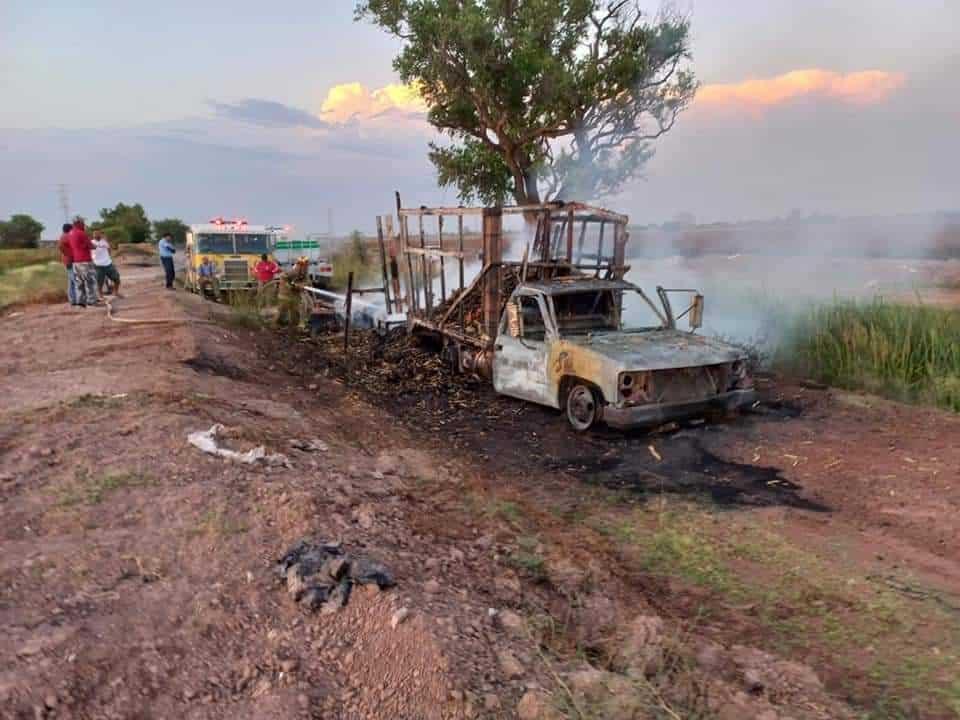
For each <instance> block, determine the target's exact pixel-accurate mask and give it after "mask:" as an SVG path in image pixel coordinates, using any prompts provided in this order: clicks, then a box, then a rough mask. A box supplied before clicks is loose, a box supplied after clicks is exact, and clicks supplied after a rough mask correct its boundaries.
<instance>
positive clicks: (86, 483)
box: [57, 468, 154, 507]
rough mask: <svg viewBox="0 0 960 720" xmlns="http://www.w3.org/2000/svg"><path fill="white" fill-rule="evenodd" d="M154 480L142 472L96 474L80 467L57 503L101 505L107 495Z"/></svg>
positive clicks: (111, 471) (60, 504)
mask: <svg viewBox="0 0 960 720" xmlns="http://www.w3.org/2000/svg"><path fill="white" fill-rule="evenodd" d="M153 482H154V479H153V478H152V477H151V476H150V475H147V474H144V473H140V472H131V471H116V470H110V471H107V472H105V473H103V474H94V473H91V472H90V471H89V470H87V469H85V468H80V469H78V470H77V471H76V472H75V473H74V478H73V482H72V483H70V484H69V485H67V486H65V487H62V488H61V489H60V492H59V497H58V501H57V504H58V505H59V506H61V507H72V506H75V505H99V504H100V503H101V502H103V500H104V499H105V498H106V497H107V495H109V494H110V493H112V492H114V491H116V490H120V489H123V488H131V487H144V486H147V485H151V484H153Z"/></svg>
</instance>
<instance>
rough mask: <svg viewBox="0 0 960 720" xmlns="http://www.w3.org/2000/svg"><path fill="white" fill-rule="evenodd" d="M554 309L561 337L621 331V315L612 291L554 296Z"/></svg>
mask: <svg viewBox="0 0 960 720" xmlns="http://www.w3.org/2000/svg"><path fill="white" fill-rule="evenodd" d="M553 309H554V311H555V312H556V316H557V330H559V331H560V334H561V335H578V334H586V333H590V332H597V331H600V330H619V329H620V318H619V313H617V307H616V303H614V299H613V293H611V292H610V291H600V292H582V293H568V294H563V295H554V296H553Z"/></svg>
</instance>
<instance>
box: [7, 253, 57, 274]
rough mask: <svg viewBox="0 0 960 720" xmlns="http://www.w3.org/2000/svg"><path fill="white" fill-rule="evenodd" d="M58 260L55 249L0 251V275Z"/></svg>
mask: <svg viewBox="0 0 960 720" xmlns="http://www.w3.org/2000/svg"><path fill="white" fill-rule="evenodd" d="M59 259H60V254H59V253H58V252H57V250H56V248H17V249H14V250H0V273H5V272H7V271H9V270H15V269H16V268H21V267H26V266H28V265H40V264H44V263H49V262H54V261H57V260H59Z"/></svg>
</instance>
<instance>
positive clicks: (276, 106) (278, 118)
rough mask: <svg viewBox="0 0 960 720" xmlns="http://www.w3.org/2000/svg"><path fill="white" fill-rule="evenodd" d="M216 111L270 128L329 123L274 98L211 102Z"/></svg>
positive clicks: (227, 116) (309, 126)
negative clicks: (275, 100)
mask: <svg viewBox="0 0 960 720" xmlns="http://www.w3.org/2000/svg"><path fill="white" fill-rule="evenodd" d="M209 104H210V106H211V107H212V108H213V109H214V112H215V113H216V114H217V115H218V116H220V117H224V118H227V119H229V120H239V121H240V122H244V123H249V124H251V125H259V126H261V127H270V128H298V127H305V128H313V129H317V130H321V129H323V128H326V127H329V124H328V123H326V122H324V121H323V120H322V119H320V118H318V117H317V116H316V115H312V114H311V113H308V112H307V111H306V110H301V109H300V108H295V107H291V106H289V105H284V104H283V103H279V102H274V101H273V100H260V99H257V98H246V99H244V100H240V101H239V102H236V103H218V102H215V101H210V102H209Z"/></svg>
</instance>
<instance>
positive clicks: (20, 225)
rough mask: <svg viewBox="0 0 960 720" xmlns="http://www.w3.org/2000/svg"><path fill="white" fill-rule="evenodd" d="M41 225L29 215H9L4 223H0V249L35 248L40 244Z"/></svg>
mask: <svg viewBox="0 0 960 720" xmlns="http://www.w3.org/2000/svg"><path fill="white" fill-rule="evenodd" d="M42 232H43V223H40V222H37V221H36V220H34V219H33V218H32V217H31V216H29V215H23V214H18V215H11V216H10V219H9V220H7V221H6V222H0V247H2V248H35V247H37V245H38V244H39V242H40V233H42Z"/></svg>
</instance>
